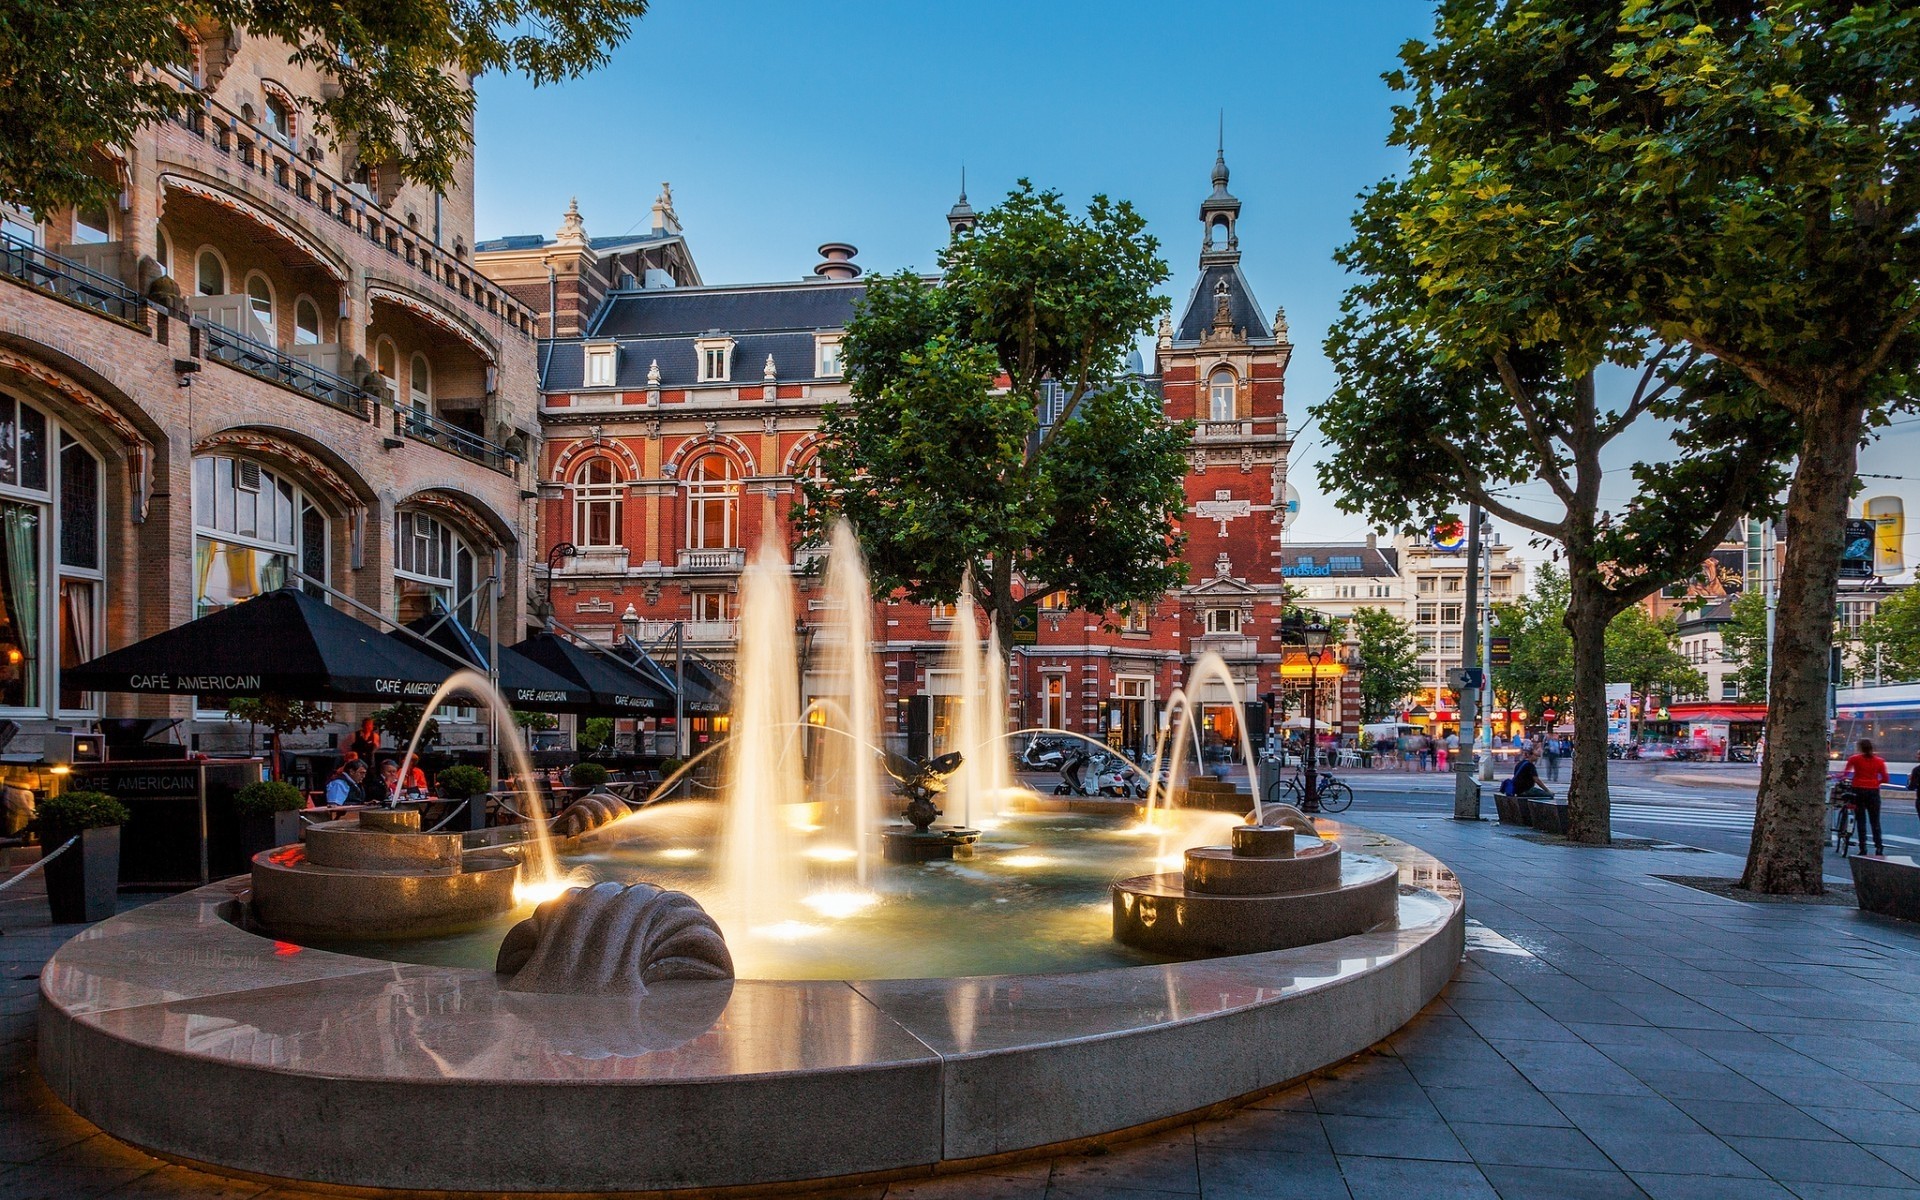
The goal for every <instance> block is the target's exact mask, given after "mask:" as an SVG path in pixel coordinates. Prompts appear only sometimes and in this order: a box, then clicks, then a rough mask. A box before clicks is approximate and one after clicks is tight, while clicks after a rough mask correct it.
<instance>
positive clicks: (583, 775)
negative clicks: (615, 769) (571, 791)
mask: <svg viewBox="0 0 1920 1200" xmlns="http://www.w3.org/2000/svg"><path fill="white" fill-rule="evenodd" d="M568 774H569V775H570V776H572V778H573V782H574V786H576V787H583V788H597V787H600V786H601V785H603V784H605V783H606V782H607V780H608V779H609V778H611V773H610V772H609V771H608V770H607V769H606V768H605V767H603V766H601V765H600V764H599V763H592V762H583V763H575V764H573V770H571V771H569V772H568Z"/></svg>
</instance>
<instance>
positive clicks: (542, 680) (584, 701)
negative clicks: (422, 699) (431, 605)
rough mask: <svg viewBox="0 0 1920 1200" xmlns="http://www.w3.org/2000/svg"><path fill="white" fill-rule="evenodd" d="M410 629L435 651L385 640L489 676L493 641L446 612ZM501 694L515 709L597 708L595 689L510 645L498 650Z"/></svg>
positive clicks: (402, 638) (402, 639)
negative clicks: (547, 666) (546, 666)
mask: <svg viewBox="0 0 1920 1200" xmlns="http://www.w3.org/2000/svg"><path fill="white" fill-rule="evenodd" d="M407 628H408V629H410V630H412V631H413V632H414V633H416V634H419V635H420V636H421V637H424V638H426V639H427V640H428V641H429V642H432V643H433V646H434V648H433V649H431V650H428V649H426V648H425V647H423V646H421V645H420V643H419V642H418V641H416V640H415V639H413V638H410V637H408V636H407V635H406V634H404V633H398V632H395V633H389V634H388V635H387V636H388V637H389V638H391V639H392V640H394V641H396V642H398V643H400V644H401V645H402V646H405V647H407V648H408V649H410V650H412V649H417V650H420V651H421V652H422V653H425V654H427V655H429V656H431V657H433V658H437V659H439V660H440V661H441V662H443V663H445V664H446V665H447V666H448V667H450V668H461V667H465V668H467V669H469V670H476V671H479V672H480V673H481V674H482V675H484V674H486V664H487V657H488V653H489V651H490V650H491V648H492V645H493V643H492V642H491V641H489V640H488V639H487V636H486V635H485V634H483V633H479V632H476V631H475V630H473V629H470V628H468V627H467V626H466V625H465V624H464V623H462V622H461V621H460V620H459V619H458V618H456V617H452V616H449V615H447V614H446V613H431V614H429V615H427V616H424V617H421V618H420V619H419V620H417V621H409V622H408V623H407ZM496 666H497V668H498V670H499V672H500V691H501V693H502V694H503V695H505V696H506V698H507V703H508V704H510V705H512V706H513V707H514V708H520V709H527V710H530V711H535V712H592V711H593V710H595V709H596V708H598V707H599V705H598V703H597V702H596V701H595V700H594V696H593V692H592V690H591V689H589V688H587V687H585V686H584V685H582V684H579V683H575V682H573V681H572V680H569V679H567V678H566V677H564V676H562V675H557V674H555V673H554V672H552V671H549V670H547V668H545V667H543V666H541V665H540V664H539V663H537V662H534V661H533V660H532V659H530V658H528V657H527V656H526V655H524V654H521V653H520V652H519V651H517V650H514V649H513V648H511V647H508V646H502V647H500V661H499V662H498V663H497V664H496Z"/></svg>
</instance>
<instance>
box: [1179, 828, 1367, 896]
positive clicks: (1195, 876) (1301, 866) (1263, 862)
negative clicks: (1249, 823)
mask: <svg viewBox="0 0 1920 1200" xmlns="http://www.w3.org/2000/svg"><path fill="white" fill-rule="evenodd" d="M1274 832H1276V833H1292V832H1293V831H1292V830H1290V829H1286V830H1275V831H1274ZM1340 857H1341V856H1340V848H1339V847H1338V846H1337V845H1335V844H1334V843H1332V842H1321V843H1320V844H1319V845H1317V846H1305V847H1302V848H1301V850H1300V852H1299V853H1298V854H1290V855H1284V856H1280V855H1276V856H1274V857H1270V858H1269V857H1258V858H1256V857H1250V856H1247V855H1243V854H1237V853H1235V852H1234V851H1233V850H1230V849H1228V848H1227V847H1225V846H1195V847H1194V848H1193V849H1191V850H1189V851H1187V853H1186V870H1185V872H1184V875H1185V879H1186V886H1187V887H1188V889H1189V890H1191V891H1195V892H1207V893H1210V894H1212V895H1216V896H1259V895H1266V894H1269V893H1273V892H1304V891H1321V890H1324V889H1327V888H1331V887H1338V886H1339V884H1340Z"/></svg>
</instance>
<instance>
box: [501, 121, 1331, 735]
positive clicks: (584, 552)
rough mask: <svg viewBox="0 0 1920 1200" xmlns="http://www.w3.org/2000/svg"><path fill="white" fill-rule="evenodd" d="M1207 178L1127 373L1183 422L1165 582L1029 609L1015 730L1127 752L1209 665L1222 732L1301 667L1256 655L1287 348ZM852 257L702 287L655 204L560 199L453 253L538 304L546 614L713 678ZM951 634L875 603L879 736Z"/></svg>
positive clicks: (907, 718)
mask: <svg viewBox="0 0 1920 1200" xmlns="http://www.w3.org/2000/svg"><path fill="white" fill-rule="evenodd" d="M1212 183H1213V189H1212V192H1211V193H1210V194H1209V195H1208V196H1207V197H1206V198H1205V200H1204V201H1203V202H1202V204H1201V206H1200V219H1201V225H1202V229H1203V237H1202V243H1201V248H1200V256H1199V264H1198V267H1199V269H1198V274H1197V277H1196V278H1195V279H1194V281H1193V284H1192V288H1191V291H1190V293H1189V295H1188V297H1187V299H1186V300H1185V302H1184V303H1183V304H1182V305H1180V306H1179V308H1178V312H1177V315H1176V316H1175V317H1174V318H1171V319H1168V320H1166V321H1163V322H1162V324H1161V327H1160V329H1159V330H1158V335H1157V337H1156V339H1155V343H1154V361H1153V365H1152V370H1151V371H1150V372H1144V364H1142V369H1143V372H1144V373H1146V374H1147V375H1148V378H1149V379H1150V381H1151V382H1153V383H1154V384H1155V385H1156V386H1157V387H1158V388H1159V389H1160V391H1161V394H1162V395H1163V396H1164V397H1165V403H1166V410H1167V413H1168V415H1169V416H1171V417H1174V418H1179V419H1191V420H1193V421H1194V422H1195V423H1196V424H1195V431H1194V437H1193V442H1192V445H1191V447H1190V448H1189V450H1188V460H1189V464H1190V466H1189V472H1188V476H1187V494H1188V498H1189V501H1190V508H1191V513H1190V516H1189V518H1188V520H1187V522H1186V532H1187V534H1188V538H1189V542H1188V547H1187V557H1188V560H1189V563H1190V566H1191V578H1190V581H1189V584H1188V585H1187V586H1186V587H1184V588H1182V589H1181V590H1180V591H1179V592H1178V593H1176V594H1172V595H1169V596H1167V597H1165V598H1164V599H1162V600H1161V601H1159V602H1158V603H1155V604H1151V605H1143V606H1140V607H1139V608H1138V609H1136V610H1134V611H1131V612H1127V613H1115V614H1095V613H1085V612H1077V611H1070V610H1066V609H1064V608H1062V607H1057V606H1056V605H1055V604H1054V603H1053V601H1052V599H1051V598H1048V597H1041V598H1038V601H1037V604H1036V606H1035V612H1034V615H1033V621H1032V625H1033V631H1034V632H1033V637H1032V642H1031V644H1026V645H1021V646H1018V647H1015V648H1014V658H1013V664H1012V678H1011V680H1010V691H1011V693H1012V695H1011V705H1012V707H1013V708H1014V710H1015V711H1014V712H1012V713H1010V714H1009V719H1010V720H1011V721H1013V722H1015V723H1017V724H1019V725H1038V724H1046V725H1057V726H1061V727H1064V728H1068V729H1074V730H1078V731H1082V732H1087V733H1092V734H1099V735H1101V736H1107V737H1110V738H1111V739H1113V740H1115V741H1117V742H1120V743H1121V744H1124V745H1127V746H1130V747H1138V746H1141V745H1144V744H1149V743H1150V742H1151V741H1152V739H1153V736H1154V730H1155V721H1156V717H1155V714H1156V713H1157V712H1158V711H1159V710H1160V709H1162V708H1163V707H1164V706H1165V704H1166V703H1167V700H1168V697H1169V695H1170V693H1171V692H1172V691H1173V689H1174V688H1176V687H1178V686H1180V685H1181V683H1182V681H1183V680H1184V679H1185V678H1186V677H1187V675H1188V672H1189V669H1190V668H1191V666H1192V665H1193V663H1194V662H1195V661H1196V660H1197V659H1198V658H1199V657H1200V656H1202V655H1204V654H1206V653H1208V652H1214V653H1217V654H1219V655H1220V656H1221V658H1222V660H1223V661H1224V662H1225V664H1226V667H1227V671H1228V673H1229V674H1230V677H1231V686H1230V687H1229V686H1227V685H1226V684H1223V683H1221V682H1219V681H1217V680H1209V681H1208V682H1207V683H1205V684H1204V685H1202V687H1201V688H1200V694H1199V695H1198V696H1197V697H1196V700H1197V701H1198V702H1199V703H1201V704H1203V705H1204V706H1205V709H1206V713H1207V719H1208V722H1209V724H1210V725H1211V726H1212V727H1213V729H1214V730H1215V731H1216V732H1217V733H1219V734H1220V735H1222V736H1223V737H1225V738H1227V739H1228V740H1229V741H1230V740H1232V737H1233V734H1234V733H1235V731H1236V729H1237V728H1238V724H1239V723H1240V722H1242V721H1244V720H1247V719H1248V717H1249V714H1248V710H1247V706H1248V705H1250V704H1251V705H1255V706H1257V705H1258V698H1259V697H1260V695H1261V694H1262V693H1263V692H1269V691H1278V690H1280V689H1281V687H1282V686H1283V685H1282V677H1283V675H1284V674H1288V673H1297V672H1295V671H1293V668H1296V667H1300V666H1303V665H1304V664H1303V663H1302V662H1296V663H1294V664H1292V666H1291V667H1283V658H1284V655H1283V652H1282V647H1281V645H1280V617H1281V611H1282V608H1283V605H1284V600H1285V587H1284V581H1283V576H1282V573H1281V569H1280V568H1281V566H1282V558H1281V536H1282V532H1283V527H1284V523H1285V519H1286V512H1287V504H1286V469H1287V451H1288V447H1289V445H1290V444H1291V443H1290V439H1289V437H1288V433H1287V415H1286V408H1285V375H1286V368H1287V363H1288V360H1289V358H1290V357H1291V355H1292V352H1293V346H1292V343H1291V342H1290V340H1289V339H1288V335H1287V326H1286V318H1285V315H1284V312H1282V311H1280V310H1276V311H1275V313H1274V315H1273V318H1272V319H1271V320H1269V319H1268V317H1267V316H1266V315H1265V314H1264V313H1263V312H1262V310H1261V309H1260V307H1259V305H1258V303H1257V302H1256V300H1255V299H1254V296H1253V293H1252V289H1251V288H1250V287H1249V286H1248V284H1247V280H1246V277H1245V275H1244V274H1243V273H1242V272H1241V269H1240V253H1241V251H1240V241H1239V233H1238V222H1239V216H1240V202H1239V201H1238V200H1237V199H1235V198H1234V197H1233V196H1232V194H1231V193H1230V192H1229V191H1228V190H1227V183H1228V173H1227V166H1226V162H1225V159H1224V156H1222V157H1221V158H1220V159H1219V160H1217V161H1216V162H1215V164H1214V168H1213V176H1212ZM972 218H973V210H972V209H971V208H970V207H968V205H967V202H966V197H965V196H964V195H963V196H962V197H961V198H960V201H959V202H958V203H957V204H956V205H955V206H954V207H953V209H952V210H951V211H950V212H949V213H948V217H947V220H948V225H949V228H950V230H955V231H957V230H958V229H960V228H964V227H965V226H966V225H967V224H968V223H969V222H970V221H971V220H972ZM855 254H856V252H855V250H854V248H853V247H852V246H850V245H846V244H844V243H829V244H827V245H824V246H822V247H821V248H820V259H821V261H820V263H819V265H818V266H817V267H816V268H815V272H814V274H812V275H810V276H807V277H806V278H804V279H801V280H797V281H792V282H780V283H765V284H747V285H716V284H706V283H703V282H702V281H701V279H700V276H699V273H698V270H697V268H696V267H695V266H694V264H693V261H692V257H691V254H690V252H689V251H688V249H687V245H686V241H685V239H684V236H683V235H682V233H681V228H680V225H679V220H678V217H677V215H676V214H675V213H674V212H673V210H672V204H671V198H670V196H669V195H668V194H667V193H665V192H664V191H663V193H662V197H661V200H660V201H659V202H657V203H656V204H655V206H654V210H653V223H652V228H651V230H650V232H649V234H647V235H644V236H641V237H638V238H622V239H600V238H593V237H589V236H588V235H587V232H586V229H585V227H584V222H583V221H582V219H581V218H580V215H579V213H578V211H577V209H569V211H568V213H567V215H566V217H565V219H564V222H563V224H562V226H561V229H560V230H559V232H558V233H557V234H556V235H555V236H554V237H552V238H543V237H534V236H518V237H509V238H501V239H497V240H494V241H489V242H486V243H484V244H482V245H481V246H479V247H478V248H477V252H476V255H475V262H476V264H477V265H478V266H479V267H480V268H481V269H482V270H485V271H487V272H488V273H490V274H492V275H494V276H495V278H496V279H498V280H500V281H502V282H504V283H506V284H507V285H508V286H509V287H511V288H513V289H514V290H515V291H516V293H517V294H519V295H520V296H521V297H522V298H523V299H526V300H529V301H530V302H531V301H534V300H536V299H537V298H538V296H539V294H540V293H541V292H542V291H544V292H545V293H546V296H547V300H546V304H547V306H548V307H549V308H550V309H551V311H552V313H553V325H554V328H555V329H556V330H557V331H558V334H559V336H557V337H556V338H554V339H552V340H550V341H547V342H543V344H542V364H543V365H542V376H541V396H542V399H541V409H540V420H541V423H542V427H543V434H544V446H543V449H542V453H541V458H540V461H539V471H538V475H539V492H540V503H539V513H540V518H539V519H540V535H539V537H540V546H541V547H542V548H543V549H544V548H547V547H552V546H554V545H556V544H560V543H571V545H572V546H573V547H574V548H575V551H576V552H575V553H574V554H572V555H571V556H570V557H567V558H565V559H564V561H561V562H559V563H558V564H557V565H556V567H555V568H554V570H553V574H552V597H553V608H554V613H555V615H556V617H558V619H560V620H561V621H562V622H564V623H565V624H567V625H569V626H571V627H573V628H575V629H578V630H580V631H582V632H584V633H587V634H589V635H591V636H596V637H600V638H605V639H611V638H612V637H614V636H615V634H616V632H617V630H618V629H619V627H620V625H621V623H622V621H623V620H628V621H632V620H637V621H638V622H639V626H638V632H639V636H640V638H641V639H642V640H643V641H649V642H653V641H658V640H660V639H661V638H663V637H665V636H667V635H668V634H669V633H670V632H672V631H673V630H674V629H675V628H676V627H677V628H678V629H679V630H680V631H681V633H682V635H683V636H684V639H685V642H686V644H687V645H689V646H690V647H692V648H694V649H696V650H697V651H699V652H700V653H701V654H703V655H704V656H706V657H708V658H710V659H712V660H714V661H716V662H717V663H720V664H722V665H724V663H725V662H726V661H727V660H728V659H729V658H730V657H731V655H732V653H733V648H734V645H735V641H736V638H737V625H736V624H735V621H736V611H735V602H736V590H737V584H738V579H739V573H740V571H741V569H742V567H743V565H744V563H745V560H746V556H747V553H748V549H749V548H751V547H754V546H756V545H758V544H759V542H760V539H761V535H762V532H763V530H765V529H766V528H767V527H768V526H769V524H772V525H774V526H777V527H780V528H781V529H782V530H784V521H785V514H786V512H787V511H788V509H789V508H790V506H791V504H792V502H793V499H794V493H795V480H796V478H797V477H799V476H801V475H803V474H804V473H805V472H806V471H807V469H808V464H809V461H810V459H811V457H812V455H813V453H814V450H815V443H816V438H817V427H818V423H819V416H820V412H821V408H822V406H823V405H825V404H830V403H834V402H836V401H840V400H843V399H845V398H846V396H847V387H846V383H845V380H844V378H843V376H842V370H841V364H840V353H839V342H840V338H841V336H842V334H843V331H844V329H845V327H846V324H847V321H848V319H849V318H850V316H851V315H852V313H853V310H854V307H855V305H856V304H857V303H858V302H859V300H860V298H861V296H862V295H863V294H864V291H865V285H864V283H863V282H862V281H861V278H860V277H861V274H862V270H861V268H860V267H859V266H858V265H857V264H856V263H855V262H854V261H853V260H854V257H855ZM1046 416H1047V414H1042V417H1043V419H1044V418H1045V417H1046ZM536 557H537V556H536ZM535 570H536V572H543V571H544V570H545V568H544V567H543V566H536V568H535ZM809 587H810V585H809V584H808V583H806V582H805V581H803V582H802V587H801V601H800V603H801V605H802V609H803V611H802V612H801V613H799V614H796V615H797V618H798V619H799V620H801V621H803V622H804V621H805V620H806V613H807V611H809V609H808V606H809V605H811V604H812V603H813V602H814V600H815V599H816V597H815V596H813V594H812V593H810V592H809V590H808V588H809ZM951 621H952V614H951V613H950V612H947V611H943V610H941V609H938V608H933V607H928V606H922V605H912V604H905V603H883V604H880V605H878V606H877V608H876V612H875V622H874V625H875V629H876V630H877V631H878V635H879V637H880V638H881V639H883V640H882V644H881V645H880V646H879V648H878V652H879V654H880V655H881V658H882V668H883V669H882V676H883V686H884V688H885V696H886V700H887V702H888V705H889V714H890V715H889V717H888V719H889V721H890V722H891V726H890V730H889V732H890V733H892V734H894V735H895V736H896V737H904V736H907V735H909V734H910V733H911V732H915V731H916V724H917V723H919V722H923V721H926V720H928V719H929V718H928V716H927V713H928V710H929V709H932V710H934V715H933V717H932V718H931V719H932V720H933V721H935V722H936V723H937V719H938V716H937V709H938V705H939V697H940V694H941V691H942V688H943V686H944V685H943V682H942V679H941V665H942V664H941V659H942V655H943V653H944V643H945V639H946V637H947V634H948V631H949V630H950V629H951ZM1295 658H1296V659H1298V658H1299V654H1298V651H1295ZM1323 674H1324V675H1325V676H1331V675H1336V674H1337V670H1334V671H1328V672H1325V673H1323ZM1326 692H1327V696H1326V698H1325V700H1324V701H1323V715H1324V716H1325V717H1331V718H1335V719H1337V718H1338V717H1339V716H1340V714H1341V713H1342V711H1343V709H1342V705H1341V703H1340V701H1339V699H1338V695H1337V690H1336V689H1333V688H1328V689H1326ZM1253 719H1255V720H1257V721H1259V722H1261V723H1264V721H1265V719H1266V718H1265V716H1264V714H1257V715H1255V716H1254V718H1253ZM698 732H699V733H701V734H702V736H704V735H705V734H706V733H707V732H709V731H706V730H698ZM1256 732H1261V731H1256ZM699 740H700V738H698V737H696V738H695V739H694V741H695V742H696V743H697V742H698V741H699Z"/></svg>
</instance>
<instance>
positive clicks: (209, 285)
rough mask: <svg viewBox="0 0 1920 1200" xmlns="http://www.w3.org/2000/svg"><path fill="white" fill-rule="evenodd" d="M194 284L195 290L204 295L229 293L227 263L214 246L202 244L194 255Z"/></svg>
mask: <svg viewBox="0 0 1920 1200" xmlns="http://www.w3.org/2000/svg"><path fill="white" fill-rule="evenodd" d="M193 284H194V291H196V292H198V293H199V294H200V295H202V296H224V295H226V294H227V264H226V263H225V262H223V261H222V260H221V258H220V252H219V251H218V250H215V249H214V248H213V247H212V246H202V247H201V248H200V253H199V254H198V255H196V256H195V257H194V266H193Z"/></svg>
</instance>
